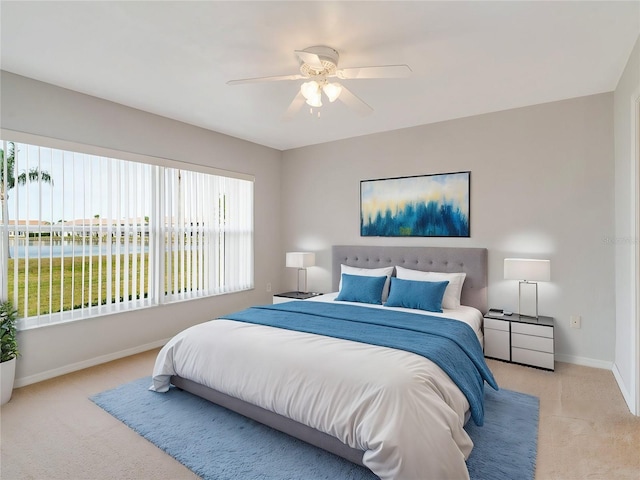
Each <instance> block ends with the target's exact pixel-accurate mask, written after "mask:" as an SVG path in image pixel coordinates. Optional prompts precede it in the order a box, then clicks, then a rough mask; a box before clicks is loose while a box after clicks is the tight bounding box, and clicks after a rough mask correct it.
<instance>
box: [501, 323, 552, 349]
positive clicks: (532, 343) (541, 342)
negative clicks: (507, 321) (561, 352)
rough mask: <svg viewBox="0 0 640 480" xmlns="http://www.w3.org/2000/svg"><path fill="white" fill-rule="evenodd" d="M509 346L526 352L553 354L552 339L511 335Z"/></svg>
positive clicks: (518, 334) (517, 334)
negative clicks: (534, 351) (535, 351)
mask: <svg viewBox="0 0 640 480" xmlns="http://www.w3.org/2000/svg"><path fill="white" fill-rule="evenodd" d="M514 326H515V325H514ZM511 346H512V347H514V348H515V347H518V348H526V349H527V350H537V351H539V352H547V353H553V338H547V337H535V336H533V335H522V334H520V333H511Z"/></svg>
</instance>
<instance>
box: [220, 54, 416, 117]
mask: <svg viewBox="0 0 640 480" xmlns="http://www.w3.org/2000/svg"><path fill="white" fill-rule="evenodd" d="M295 54H296V55H297V56H298V59H299V60H300V73H297V74H293V75H276V76H273V77H258V78H244V79H240V80H230V81H228V82H227V85H240V84H243V83H259V82H275V81H281V80H307V81H306V82H304V83H303V84H302V85H301V86H300V90H299V91H298V94H297V95H296V96H295V98H294V99H293V101H292V102H291V104H290V105H289V108H288V109H287V111H286V112H285V114H284V116H283V118H284V119H285V120H289V119H291V118H292V117H293V116H294V115H295V114H296V113H297V112H298V111H299V110H300V109H301V108H302V106H303V105H304V104H305V103H306V104H307V105H309V106H310V107H312V108H314V107H315V108H320V107H321V106H322V94H323V93H324V95H325V96H326V97H327V98H328V99H329V101H330V102H334V101H336V100H338V99H339V100H340V101H342V102H343V103H345V104H346V105H347V106H348V107H350V108H352V109H354V110H355V111H356V112H357V113H359V114H360V115H369V114H370V113H371V112H373V108H371V107H370V106H369V105H367V104H366V103H365V102H364V101H363V100H361V99H360V98H359V97H358V96H356V95H355V94H354V93H353V92H351V91H350V90H349V89H348V88H347V87H345V86H344V85H342V84H341V83H338V82H330V81H329V79H330V78H334V77H337V78H339V79H340V80H352V79H354V80H355V79H365V78H403V77H408V76H409V75H410V74H411V69H410V68H409V66H408V65H380V66H375V67H352V68H340V69H339V68H338V59H339V58H340V54H339V53H338V52H337V51H336V50H335V49H333V48H331V47H327V46H324V45H317V46H314V47H308V48H305V49H304V50H296V51H295ZM312 112H313V110H312ZM318 116H319V112H318Z"/></svg>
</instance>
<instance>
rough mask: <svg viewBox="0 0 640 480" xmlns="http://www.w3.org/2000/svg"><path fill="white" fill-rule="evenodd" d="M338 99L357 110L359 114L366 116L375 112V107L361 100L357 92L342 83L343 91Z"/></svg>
mask: <svg viewBox="0 0 640 480" xmlns="http://www.w3.org/2000/svg"><path fill="white" fill-rule="evenodd" d="M338 100H341V101H342V102H343V103H344V104H345V105H346V106H347V107H349V108H352V109H353V110H355V111H356V112H357V113H358V114H359V115H362V116H366V115H370V114H371V113H372V112H373V108H371V107H370V106H369V105H367V104H366V103H365V102H364V101H363V100H361V99H360V98H359V97H358V96H357V95H356V94H355V93H353V92H352V91H351V90H349V89H348V88H347V87H345V86H344V85H342V92H340V96H339V97H338Z"/></svg>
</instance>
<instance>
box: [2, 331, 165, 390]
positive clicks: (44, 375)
mask: <svg viewBox="0 0 640 480" xmlns="http://www.w3.org/2000/svg"><path fill="white" fill-rule="evenodd" d="M169 340H170V339H169V338H165V339H163V340H157V341H155V342H151V343H147V344H145V345H139V346H137V347H132V348H127V349H126V350H120V351H119V352H113V353H109V354H107V355H101V356H99V357H94V358H90V359H88V360H83V361H82V362H77V363H72V364H70V365H64V366H62V367H58V368H54V369H52V370H47V371H46V372H41V373H37V374H35V375H29V376H28V377H20V378H16V379H15V381H14V383H13V386H14V388H20V387H26V386H27V385H31V384H32V383H38V382H42V381H44V380H49V379H50V378H54V377H59V376H60V375H66V374H67V373H71V372H77V371H78V370H83V369H85V368H89V367H95V366H96V365H100V364H102V363H107V362H111V361H113V360H118V359H119V358H124V357H129V356H131V355H135V354H136V353H142V352H146V351H147V350H152V349H154V348H158V347H162V346H163V345H164V344H166V343H167V342H168V341H169Z"/></svg>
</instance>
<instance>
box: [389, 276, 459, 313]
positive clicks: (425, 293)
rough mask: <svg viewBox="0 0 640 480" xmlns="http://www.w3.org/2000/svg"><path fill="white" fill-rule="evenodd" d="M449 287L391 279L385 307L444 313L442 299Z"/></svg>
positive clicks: (442, 283) (440, 284)
mask: <svg viewBox="0 0 640 480" xmlns="http://www.w3.org/2000/svg"><path fill="white" fill-rule="evenodd" d="M447 285H449V282H448V281H444V282H423V281H417V280H403V279H400V278H396V277H391V289H390V291H389V298H388V299H387V303H385V304H384V306H385V307H405V308H416V309H418V310H426V311H428V312H440V313H442V297H444V291H445V290H446V288H447Z"/></svg>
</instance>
